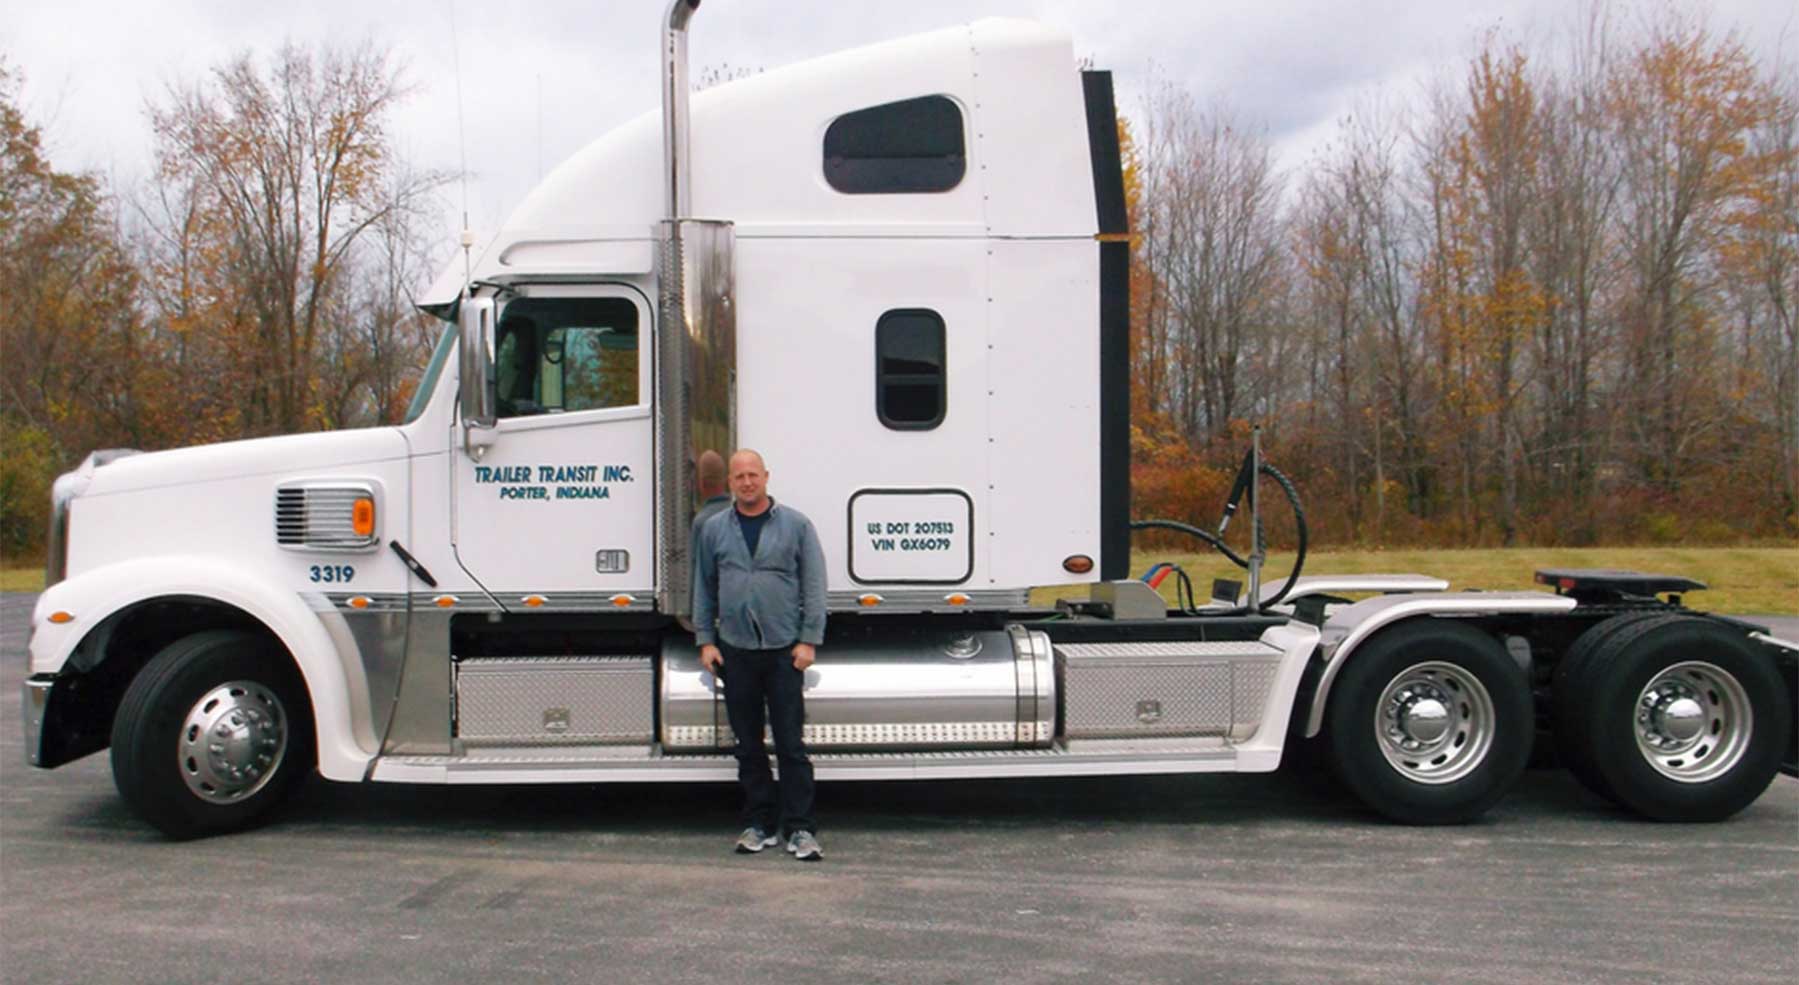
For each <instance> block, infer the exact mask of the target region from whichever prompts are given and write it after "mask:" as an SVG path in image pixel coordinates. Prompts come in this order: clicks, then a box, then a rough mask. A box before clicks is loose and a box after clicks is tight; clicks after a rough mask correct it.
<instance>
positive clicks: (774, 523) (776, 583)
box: [693, 502, 825, 650]
mask: <svg viewBox="0 0 1799 985" xmlns="http://www.w3.org/2000/svg"><path fill="white" fill-rule="evenodd" d="M693 626H694V633H693V638H694V642H696V643H698V644H699V645H701V646H705V645H706V644H708V643H717V642H718V641H720V640H723V641H724V642H726V643H728V644H730V645H731V646H734V647H737V648H738V649H740V650H773V649H777V648H781V647H789V646H792V645H793V644H795V643H811V644H812V645H814V646H817V645H819V644H821V643H823V642H824V641H825V552H824V549H823V548H822V547H820V546H819V543H818V531H816V530H814V529H813V528H812V521H811V520H808V519H806V514H804V513H801V512H800V511H799V510H796V509H794V508H792V507H790V506H782V505H781V504H779V503H773V502H771V503H770V504H769V507H768V519H767V520H766V521H764V522H763V524H762V534H761V536H760V537H759V538H757V541H756V556H755V557H754V558H752V557H750V551H749V546H748V544H747V543H746V542H745V541H744V537H743V527H742V525H741V524H740V522H739V521H738V519H737V510H736V509H734V508H727V509H722V510H719V511H718V512H717V513H714V514H713V515H712V516H710V517H707V518H706V520H705V521H704V522H703V523H701V524H700V525H699V527H698V533H697V534H696V535H695V536H694V540H693Z"/></svg>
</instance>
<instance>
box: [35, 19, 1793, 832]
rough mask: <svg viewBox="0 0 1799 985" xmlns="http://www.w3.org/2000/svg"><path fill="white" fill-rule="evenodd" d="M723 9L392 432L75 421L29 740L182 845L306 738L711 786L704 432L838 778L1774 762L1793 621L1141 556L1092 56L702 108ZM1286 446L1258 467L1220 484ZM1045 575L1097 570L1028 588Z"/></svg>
mask: <svg viewBox="0 0 1799 985" xmlns="http://www.w3.org/2000/svg"><path fill="white" fill-rule="evenodd" d="M697 7H698V2H697V0H674V2H673V4H672V5H671V7H670V9H669V12H668V16H667V23H666V29H665V31H664V41H665V46H664V51H663V67H664V78H663V91H664V96H663V111H662V113H661V115H660V118H658V116H656V115H654V114H651V115H647V116H645V117H643V118H641V119H638V120H637V121H635V122H633V123H630V124H628V125H626V126H623V127H621V128H619V129H618V130H616V131H614V132H612V133H610V134H608V135H606V136H604V137H601V138H600V139H598V140H596V141H595V142H593V143H592V144H591V145H589V146H588V147H587V148H586V149H585V150H583V151H582V152H580V153H579V154H577V155H575V156H574V157H573V158H571V159H570V160H568V161H567V162H566V163H564V164H563V165H562V166H561V167H560V168H558V169H557V170H556V171H555V172H554V173H553V174H551V175H550V176H549V177H548V178H547V179H545V180H544V181H543V183H542V184H541V186H540V187H539V188H537V189H536V191H535V192H534V193H533V194H532V195H531V196H530V197H529V198H528V199H527V200H526V201H525V202H524V204H523V205H522V206H520V208H519V209H518V211H517V213H516V214H515V215H513V216H512V217H511V219H510V220H509V222H508V223H507V224H506V226H505V227H504V228H503V229H502V230H501V232H500V233H499V234H498V235H497V237H496V238H495V240H494V242H493V243H492V244H491V246H490V247H489V248H488V249H486V251H485V252H484V253H483V254H482V255H481V257H480V258H479V260H478V262H476V263H475V265H474V267H473V270H472V274H471V275H470V276H469V277H468V278H467V279H464V277H462V276H460V265H458V274H456V275H446V277H445V278H444V279H443V281H442V282H441V284H440V286H439V287H438V288H436V289H434V291H433V293H432V296H430V297H428V298H426V299H425V305H424V306H425V307H426V309H427V310H429V311H431V312H433V313H435V314H438V315H440V316H441V317H443V318H444V319H445V320H446V322H448V323H449V325H448V326H447V327H446V329H445V331H444V335H443V340H442V343H441V344H440V345H439V347H438V349H437V351H436V354H435V356H434V357H433V358H432V360H431V362H430V366H429V368H428V370H427V371H426V373H425V376H424V378H423V380H422V382H421V383H420V385H419V389H418V397H417V399H416V401H415V402H414V404H413V407H412V409H411V411H410V412H409V414H408V415H407V418H406V420H405V422H404V423H403V424H401V425H399V426H397V427H382V428H372V429H366V430H356V431H346V432H338V433H328V434H305V435H293V436H287V437H278V438H269V439H261V440H254V441H242V442H233V443H229V444H222V445H215V446H208V447H198V448H188V449H182V450H176V451H165V452H158V453H154V454H135V453H130V452H110V453H107V452H103V453H96V454H94V455H92V456H90V457H89V458H88V460H87V461H86V462H85V463H83V465H82V466H81V467H80V468H79V469H78V470H76V471H74V472H71V473H69V474H67V475H64V476H62V477H61V478H60V479H59V480H58V481H57V482H56V485H55V491H54V494H53V499H54V517H53V521H52V531H51V540H50V559H49V571H48V579H47V588H46V590H45V592H44V593H43V595H42V597H41V598H40V600H39V602H38V604H37V607H36V610H35V611H34V613H33V615H32V634H31V642H30V651H31V666H30V675H29V678H28V680H27V681H26V683H25V685H24V710H25V714H24V723H25V730H26V740H27V741H26V746H27V749H28V755H29V758H30V760H31V762H32V763H34V764H36V765H38V766H40V767H55V766H57V765H60V764H62V763H66V762H69V761H70V760H72V759H75V758H77V757H80V756H83V755H86V754H89V753H92V752H95V751H98V750H100V749H103V748H106V747H107V746H109V745H110V747H111V750H112V766H113V773H114V776H115V778H116V781H117V784H118V788H119V791H120V792H121V794H122V795H123V796H124V798H125V800H126V801H127V802H128V803H129V804H130V805H131V807H132V808H133V809H134V810H135V811H136V812H137V813H139V814H140V815H141V816H142V817H143V818H144V819H145V820H146V821H148V822H149V823H150V824H152V825H154V826H156V827H157V828H160V829H161V830H162V831H164V832H167V833H168V834H169V835H172V836H176V837H187V836H194V835H199V834H206V833H211V832H219V831H225V830H229V829H233V828H237V827H240V826H243V825H245V824H248V823H250V822H252V821H254V820H256V819H258V818H260V817H263V816H265V814H266V812H267V811H268V810H269V808H271V807H272V806H273V805H274V804H275V803H277V802H278V801H279V799H280V798H281V796H282V795H283V794H284V793H285V792H286V791H287V790H288V789H289V788H291V787H292V785H293V783H294V782H295V781H296V780H298V779H300V778H301V777H303V776H305V775H307V774H310V773H312V772H313V771H314V770H315V769H316V770H317V772H319V773H320V774H322V775H323V776H324V777H325V778H327V779H329V780H338V781H384V782H399V783H545V782H582V783H587V782H603V781H612V780H621V781H676V782H684V781H696V780H726V779H729V778H731V777H732V776H734V768H733V764H732V761H731V758H730V750H731V748H732V741H733V740H732V737H731V735H730V730H729V727H728V725H727V724H726V723H725V716H724V712H723V706H722V697H721V694H720V688H719V685H718V683H717V682H716V681H715V680H713V678H712V677H711V675H710V674H708V673H707V672H706V671H705V669H704V668H703V667H702V666H701V665H700V663H699V661H698V655H697V652H696V649H695V647H694V644H693V635H692V632H691V625H690V624H689V623H688V622H687V621H686V620H687V619H688V617H689V615H690V612H691V607H690V580H691V574H692V573H691V571H690V566H689V546H690V545H689V538H690V526H689V525H690V523H691V520H692V517H693V516H694V514H695V511H696V509H697V508H698V506H699V505H700V503H701V501H702V500H703V499H704V498H705V497H706V496H707V495H709V494H711V493H714V492H717V491H719V490H715V489H710V488H702V480H703V479H704V477H705V473H706V472H707V467H706V463H707V461H708V460H709V457H710V455H711V454H725V453H728V452H729V451H730V449H732V448H734V447H736V446H738V445H749V446H753V447H756V448H758V449H760V450H761V451H762V452H763V454H764V455H765V456H766V459H767V462H768V463H769V466H770V468H771V471H772V476H773V481H772V488H773V489H774V491H775V493H776V495H777V496H778V497H779V498H780V499H781V500H782V501H784V502H787V503H790V504H792V505H794V506H797V507H798V508H800V509H801V510H803V511H804V512H805V513H806V514H808V515H809V516H811V517H812V518H813V520H814V521H815V523H816V524H817V527H818V529H819V530H820V532H821V535H822V537H823V539H824V544H825V553H826V555H827V560H828V565H829V578H828V583H829V600H830V609H831V616H830V621H829V622H830V625H829V630H828V635H827V638H826V642H825V645H824V646H823V647H822V648H821V649H820V655H819V660H818V663H817V664H816V666H815V667H813V668H812V669H811V670H810V671H808V673H807V685H806V686H807V706H808V713H809V720H808V722H807V724H806V726H805V736H806V740H807V742H808V744H809V745H810V746H811V748H812V750H813V751H814V755H815V759H816V763H817V770H818V775H819V777H820V778H822V779H826V780H831V779H841V778H856V779H922V778H950V777H998V776H1026V777H1060V776H1079V775H1093V774H1133V773H1142V774H1148V773H1186V772H1207V771H1243V772H1265V771H1270V770H1273V769H1275V768H1276V766H1277V765H1279V764H1280V762H1281V760H1282V755H1283V753H1284V752H1286V751H1287V750H1288V749H1290V748H1291V747H1292V746H1294V745H1295V744H1296V743H1298V742H1302V741H1307V740H1309V739H1311V738H1313V737H1320V738H1321V739H1322V740H1323V741H1325V742H1327V743H1328V748H1329V756H1330V759H1331V761H1332V762H1333V763H1334V765H1335V767H1336V769H1337V770H1338V772H1339V773H1340V774H1341V775H1342V777H1343V779H1344V780H1345V781H1346V782H1347V784H1348V785H1349V787H1350V788H1352V789H1353V790H1354V791H1355V792H1356V793H1357V794H1358V795H1359V796H1360V797H1361V798H1363V799H1364V800H1365V801H1366V802H1367V803H1368V804H1369V805H1371V806H1372V807H1373V808H1375V809H1377V810H1379V811H1380V812H1382V813H1384V814H1386V815H1388V816H1391V817H1393V818H1396V819H1400V820H1404V821H1411V822H1421V823H1432V822H1451V821H1460V820H1464V819H1467V818H1470V817H1473V816H1475V815H1477V814H1479V813H1480V812H1481V811H1483V810H1485V809H1486V808H1487V807H1489V806H1490V805H1492V804H1493V803H1494V802H1495V801H1496V800H1497V799H1498V798H1500V797H1501V796H1502V795H1503V794H1504V793H1505V792H1506V790H1507V788H1508V787H1509V786H1510V785H1511V784H1512V783H1513V782H1514V781H1515V780H1516V779H1517V778H1518V776H1519V774H1520V772H1521V771H1522V770H1523V769H1524V767H1525V764H1526V760H1527V757H1528V756H1529V754H1530V752H1531V749H1532V743H1533V740H1534V739H1535V738H1536V737H1537V736H1538V735H1539V734H1542V735H1545V736H1548V737H1549V739H1550V741H1552V742H1553V743H1554V747H1555V749H1556V750H1557V751H1558V753H1559V755H1560V757H1561V758H1562V759H1563V760H1564V761H1566V762H1567V763H1568V764H1569V766H1570V767H1571V768H1573V770H1574V771H1575V772H1576V773H1577V774H1578V775H1579V776H1580V778H1581V779H1582V780H1583V781H1585V782H1586V783H1587V784H1588V785H1589V786H1591V787H1592V788H1594V789H1595V790H1598V791H1600V792H1602V793H1604V794H1605V795H1606V796H1609V797H1612V798H1614V799H1616V800H1617V801H1619V802H1621V803H1623V804H1625V805H1628V806H1629V807H1631V808H1633V809H1635V810H1637V811H1639V812H1642V813H1644V814H1646V815H1649V816H1653V817H1659V818H1674V819H1717V818H1723V817H1726V816H1729V815H1730V814H1732V813H1734V812H1736V811H1738V810H1740V809H1741V808H1743V807H1744V806H1745V805H1747V804H1749V803H1750V802H1751V801H1753V800H1754V799H1755V798H1756V797H1757V796H1759V795H1760V794H1761V793H1762V791H1763V790H1765V789H1766V787H1767V786H1768V784H1769V783H1770V782H1771V781H1772V779H1773V777H1774V775H1775V773H1776V770H1777V769H1778V768H1779V767H1781V765H1782V761H1783V760H1787V761H1788V762H1787V763H1786V766H1787V768H1788V769H1792V767H1793V765H1794V764H1793V763H1792V762H1791V760H1792V759H1793V758H1794V756H1793V753H1792V752H1791V749H1792V746H1791V738H1790V737H1791V736H1792V734H1793V724H1792V723H1793V689H1794V680H1795V676H1794V666H1795V664H1794V655H1795V651H1799V646H1795V645H1794V644H1792V643H1784V642H1781V641H1779V640H1777V639H1775V638H1773V637H1771V636H1770V635H1769V634H1768V633H1767V632H1766V631H1765V630H1763V629H1761V628H1760V627H1755V626H1750V625H1746V624H1743V623H1740V622H1736V621H1733V620H1730V619H1724V618H1720V617H1716V616H1708V615H1702V614H1698V613H1694V612H1691V611H1689V610H1687V609H1685V608H1683V607H1682V606H1681V605H1680V602H1679V599H1678V595H1677V593H1681V592H1685V591H1690V590H1693V589H1695V588H1697V587H1702V586H1698V585H1697V584H1696V583H1692V582H1688V581H1686V580H1685V579H1678V578H1672V579H1671V578H1661V577H1654V576H1646V575H1636V574H1631V573H1620V572H1590V571H1566V572H1547V573H1545V574H1544V575H1543V576H1542V577H1543V579H1544V580H1545V581H1546V582H1547V583H1549V584H1550V585H1551V586H1552V587H1553V588H1554V591H1553V592H1541V593H1538V592H1470V591H1463V592H1449V591H1445V590H1444V589H1446V588H1447V587H1448V586H1447V584H1446V583H1444V582H1442V581H1440V580H1437V579H1432V578H1426V577H1418V576H1384V577H1373V578H1368V577H1362V578H1330V577H1323V578H1319V577H1312V578H1300V577H1297V573H1295V576H1294V577H1291V578H1288V579H1286V580H1285V581H1284V582H1282V583H1281V584H1280V585H1278V586H1273V585H1271V586H1267V587H1264V586H1262V585H1261V584H1260V583H1259V582H1260V579H1259V559H1260V551H1259V545H1256V546H1255V547H1254V548H1253V549H1252V551H1251V556H1250V557H1247V558H1242V559H1241V560H1242V561H1243V562H1245V563H1247V564H1248V565H1249V566H1250V567H1251V571H1250V577H1249V579H1248V581H1249V585H1248V590H1247V591H1246V592H1244V593H1243V594H1242V595H1241V597H1240V598H1238V597H1237V596H1236V594H1235V592H1234V591H1227V592H1224V593H1223V594H1225V595H1226V596H1228V597H1227V598H1225V599H1224V600H1223V601H1218V602H1212V603H1207V604H1194V603H1193V601H1192V600H1191V599H1190V598H1188V599H1184V600H1183V602H1182V604H1180V605H1178V606H1175V607H1172V608H1171V607H1169V606H1168V605H1166V604H1164V603H1163V602H1162V600H1161V599H1160V598H1159V597H1158V596H1157V595H1156V594H1155V593H1154V592H1153V591H1152V590H1151V589H1150V588H1149V587H1148V586H1147V585H1146V584H1144V582H1143V581H1142V580H1133V579H1131V578H1130V577H1129V571H1128V565H1129V561H1130V558H1129V551H1130V544H1131V528H1132V526H1133V524H1132V521H1131V520H1130V518H1129V502H1130V491H1129V482H1130V480H1129V458H1128V443H1129V422H1128V413H1129V407H1130V400H1129V373H1128V358H1129V347H1128V341H1127V339H1128V325H1127V315H1128V311H1129V305H1128V299H1127V293H1126V292H1127V285H1128V276H1127V274H1128V252H1127V251H1128V242H1127V237H1126V229H1125V217H1124V202H1123V187H1122V181H1121V175H1120V166H1119V155H1118V144H1117V131H1116V126H1115V112H1114V107H1113V103H1112V93H1111V81H1110V77H1109V75H1107V74H1104V73H1097V72H1083V71H1079V70H1077V66H1076V62H1075V58H1074V55H1073V51H1072V46H1071V43H1070V41H1069V39H1068V38H1067V37H1066V36H1064V35H1061V34H1058V33H1055V32H1053V31H1050V30H1046V29H1044V28H1041V27H1038V26H1035V25H1032V24H1027V23H1020V22H1014V21H1001V20H988V21H981V22H979V23H976V24H973V25H970V26H967V27H961V28H956V29H952V30H945V31H939V32H935V33H930V34H924V35H920V36H917V37H911V38H906V39H902V40H898V41H893V42H889V43H885V44H880V45H875V46H872V47H867V48H862V49H858V50H854V51H849V52H844V53H840V54H836V55H832V56H829V57H825V58H819V59H816V60H813V61H808V62H804V63H801V64H798V65H794V66H791V67H788V68H784V69H780V70H777V71H770V72H767V73H765V74H760V75H757V76H754V77H752V78H746V79H741V80H738V81H734V82H731V83H729V84H725V85H720V86H717V87H715V88H712V89H709V90H707V91H705V92H703V93H700V94H698V95H695V96H693V97H692V100H691V109H690V108H689V92H688V82H687V65H686V56H685V51H686V29H687V24H688V20H689V18H690V17H692V16H693V14H694V11H695V10H696V9H697ZM1265 474H1271V475H1273V474H1274V473H1273V471H1272V470H1271V469H1269V468H1267V467H1265V466H1263V465H1262V464H1261V463H1260V462H1259V460H1258V459H1257V458H1256V457H1255V456H1254V455H1252V456H1251V457H1250V458H1249V459H1248V460H1247V461H1246V465H1245V469H1244V472H1243V474H1242V475H1241V476H1240V477H1239V478H1240V481H1239V483H1238V489H1237V491H1236V492H1235V493H1234V494H1233V496H1232V501H1233V505H1232V507H1231V508H1233V509H1234V508H1235V505H1234V504H1235V502H1236V501H1237V500H1238V499H1241V498H1243V497H1245V496H1246V497H1247V498H1248V501H1249V510H1250V512H1251V513H1252V514H1253V513H1256V512H1257V510H1258V509H1259V507H1260V504H1259V503H1258V502H1257V497H1258V494H1259V490H1261V489H1262V488H1263V483H1262V482H1261V481H1260V480H1261V478H1262V477H1263V476H1264V475H1265ZM1276 478H1277V479H1279V485H1280V487H1281V488H1282V489H1283V491H1285V492H1286V493H1287V494H1288V496H1289V498H1291V499H1292V500H1293V502H1294V504H1295V506H1297V497H1296V495H1295V494H1293V492H1292V488H1291V486H1290V485H1289V484H1287V483H1286V480H1285V479H1284V478H1280V477H1278V475H1276ZM1270 488H1273V486H1272V485H1271V486H1270ZM1163 526H1172V527H1176V528H1180V529H1187V530H1189V531H1190V532H1193V533H1196V534H1200V535H1202V539H1203V537H1204V536H1205V535H1207V532H1206V531H1202V530H1199V529H1198V528H1194V527H1187V526H1185V525H1183V524H1163ZM1257 530H1258V531H1259V526H1258V527H1257ZM1057 584H1060V585H1076V586H1080V585H1086V586H1089V588H1088V591H1089V599H1088V600H1087V601H1084V602H1074V603H1064V604H1061V605H1059V606H1057V607H1056V608H1054V609H1040V608H1033V607H1032V606H1031V604H1030V597H1029V591H1030V590H1031V589H1032V588H1033V587H1035V586H1044V585H1057ZM1358 592H1359V593H1363V594H1371V595H1372V597H1370V598H1366V599H1364V600H1363V601H1360V602H1355V603H1353V604H1351V603H1350V602H1349V601H1348V600H1347V599H1345V598H1343V596H1344V595H1349V594H1355V593H1358ZM1665 593H1676V594H1674V596H1673V597H1671V598H1669V599H1667V600H1665V601H1664V600H1659V599H1658V598H1657V596H1658V595H1659V594H1665Z"/></svg>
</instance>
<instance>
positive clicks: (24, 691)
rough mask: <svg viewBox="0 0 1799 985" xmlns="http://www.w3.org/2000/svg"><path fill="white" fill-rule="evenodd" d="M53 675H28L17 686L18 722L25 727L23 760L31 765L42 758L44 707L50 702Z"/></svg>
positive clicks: (53, 682) (54, 680)
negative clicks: (23, 681) (41, 742)
mask: <svg viewBox="0 0 1799 985" xmlns="http://www.w3.org/2000/svg"><path fill="white" fill-rule="evenodd" d="M55 686H56V678H54V677H30V678H26V680H25V683H24V684H22V685H20V686H19V699H20V708H19V712H20V713H19V724H20V725H22V726H23V727H24V729H25V761H26V762H28V763H30V764H31V765H33V766H36V765H38V762H39V760H40V759H41V758H42V757H41V756H40V755H39V753H40V751H41V750H40V741H41V740H42V738H43V734H44V709H45V708H46V707H48V706H49V704H50V689H51V688H53V687H55Z"/></svg>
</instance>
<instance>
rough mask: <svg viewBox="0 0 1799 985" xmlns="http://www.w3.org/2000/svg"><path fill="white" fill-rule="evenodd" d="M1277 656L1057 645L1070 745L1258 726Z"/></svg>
mask: <svg viewBox="0 0 1799 985" xmlns="http://www.w3.org/2000/svg"><path fill="white" fill-rule="evenodd" d="M1280 656H1281V651H1280V650H1279V649H1277V648H1275V647H1272V646H1269V645H1268V644H1266V643H1261V642H1257V641H1253V640H1251V641H1247V642H1241V643H1061V644H1057V645H1056V660H1057V662H1058V663H1059V664H1060V665H1061V666H1062V673H1063V688H1064V690H1063V692H1062V693H1063V701H1064V702H1065V704H1064V707H1063V713H1064V716H1065V718H1064V734H1066V735H1067V736H1068V737H1069V738H1071V739H1081V738H1086V739H1101V738H1113V739H1116V738H1135V737H1161V736H1222V737H1225V738H1228V739H1235V740H1240V739H1245V738H1248V737H1249V736H1250V735H1252V734H1254V733H1255V730H1256V727H1257V726H1258V725H1260V724H1261V719H1262V710H1263V708H1264V707H1265V706H1266V705H1267V703H1268V691H1269V689H1270V688H1271V687H1272V686H1273V684H1274V678H1275V673H1276V671H1277V670H1278V669H1279V666H1280Z"/></svg>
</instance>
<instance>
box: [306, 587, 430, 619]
mask: <svg viewBox="0 0 1799 985" xmlns="http://www.w3.org/2000/svg"><path fill="white" fill-rule="evenodd" d="M300 597H301V598H303V599H305V600H306V604H307V605H308V606H309V607H311V609H312V610H313V611H314V612H330V611H332V610H336V611H339V612H342V613H343V614H344V615H357V614H361V613H376V612H405V611H406V610H407V608H408V604H407V600H408V596H407V594H406V593H405V592H322V593H321V592H301V593H300ZM359 598H360V599H368V604H367V605H364V606H361V607H357V606H354V605H351V604H350V600H351V599H359Z"/></svg>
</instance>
